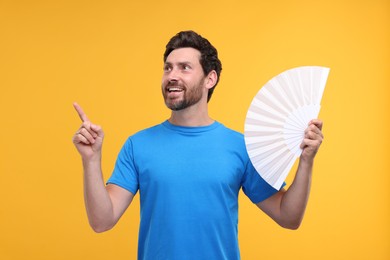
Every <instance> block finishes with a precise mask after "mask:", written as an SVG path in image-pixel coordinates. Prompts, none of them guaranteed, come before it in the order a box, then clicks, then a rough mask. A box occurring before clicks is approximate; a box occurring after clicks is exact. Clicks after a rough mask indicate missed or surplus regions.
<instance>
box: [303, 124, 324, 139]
mask: <svg viewBox="0 0 390 260" xmlns="http://www.w3.org/2000/svg"><path fill="white" fill-rule="evenodd" d="M307 134H309V135H310V136H312V135H313V134H315V135H318V136H320V137H322V138H323V137H324V136H323V134H322V132H321V130H320V129H319V128H318V127H317V126H316V125H314V124H311V125H309V126H308V127H307V128H306V130H305V135H307ZM312 139H313V138H312Z"/></svg>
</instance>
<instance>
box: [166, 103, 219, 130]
mask: <svg viewBox="0 0 390 260" xmlns="http://www.w3.org/2000/svg"><path fill="white" fill-rule="evenodd" d="M168 121H169V122H170V123H171V124H173V125H178V126H207V125H211V124H212V123H214V120H213V119H212V118H210V116H209V115H208V109H207V105H206V106H203V107H202V106H197V105H193V106H191V107H188V108H186V109H183V110H179V111H172V113H171V117H170V118H169V119H168Z"/></svg>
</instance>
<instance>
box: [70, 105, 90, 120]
mask: <svg viewBox="0 0 390 260" xmlns="http://www.w3.org/2000/svg"><path fill="white" fill-rule="evenodd" d="M73 107H74V108H75V109H76V111H77V114H78V115H79V117H80V119H81V121H83V122H86V121H89V119H88V117H87V115H86V114H85V113H84V111H83V109H82V108H81V106H80V105H79V104H77V103H76V102H74V103H73Z"/></svg>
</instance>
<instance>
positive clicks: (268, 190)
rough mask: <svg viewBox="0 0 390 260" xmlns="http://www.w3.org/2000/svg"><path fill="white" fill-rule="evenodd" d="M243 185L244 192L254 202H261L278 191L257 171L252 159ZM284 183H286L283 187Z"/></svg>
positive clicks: (248, 164)
mask: <svg viewBox="0 0 390 260" xmlns="http://www.w3.org/2000/svg"><path fill="white" fill-rule="evenodd" d="M241 185H242V190H243V192H244V193H245V195H246V196H248V198H249V199H250V200H251V201H252V202H253V203H259V202H261V201H263V200H265V199H267V198H269V197H271V196H272V195H274V194H275V193H277V192H278V190H276V189H275V188H274V187H272V186H271V185H270V184H268V183H267V182H266V181H265V180H264V179H263V178H262V177H261V176H260V174H258V173H257V171H256V169H255V168H254V167H253V165H252V163H251V162H250V160H249V161H248V163H247V167H246V171H245V173H244V176H243V179H242V183H241ZM284 185H285V183H284V184H283V185H282V187H283V186H284Z"/></svg>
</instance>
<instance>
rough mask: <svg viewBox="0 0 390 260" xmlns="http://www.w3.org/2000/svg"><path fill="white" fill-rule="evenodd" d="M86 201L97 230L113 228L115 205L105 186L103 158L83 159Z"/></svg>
mask: <svg viewBox="0 0 390 260" xmlns="http://www.w3.org/2000/svg"><path fill="white" fill-rule="evenodd" d="M83 168H84V201H85V207H86V210H87V215H88V220H89V224H90V225H91V227H92V229H93V230H94V231H95V232H103V231H106V230H108V229H111V228H112V226H113V225H114V224H115V223H114V217H113V206H112V202H111V199H110V196H109V194H108V192H107V190H106V188H105V184H104V180H103V174H102V170H101V158H100V157H99V158H94V159H88V160H83Z"/></svg>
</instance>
